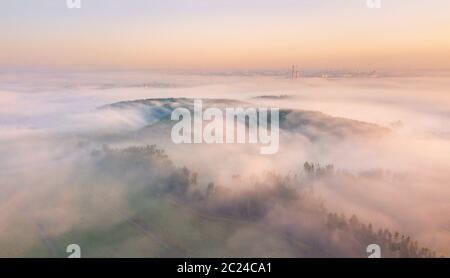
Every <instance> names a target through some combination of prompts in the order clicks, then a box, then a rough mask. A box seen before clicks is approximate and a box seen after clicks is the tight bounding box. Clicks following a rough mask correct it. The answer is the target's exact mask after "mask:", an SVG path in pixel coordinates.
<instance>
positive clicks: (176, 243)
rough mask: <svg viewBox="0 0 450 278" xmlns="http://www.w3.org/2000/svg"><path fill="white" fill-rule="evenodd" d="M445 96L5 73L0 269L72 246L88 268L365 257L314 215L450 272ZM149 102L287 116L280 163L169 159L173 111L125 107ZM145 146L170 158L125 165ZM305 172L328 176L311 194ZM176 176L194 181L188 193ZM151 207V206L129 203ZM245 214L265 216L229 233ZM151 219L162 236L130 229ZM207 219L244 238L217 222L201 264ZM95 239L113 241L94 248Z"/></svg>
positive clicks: (243, 154)
mask: <svg viewBox="0 0 450 278" xmlns="http://www.w3.org/2000/svg"><path fill="white" fill-rule="evenodd" d="M449 88H450V78H448V77H445V76H434V77H433V76H417V77H378V78H303V79H302V78H300V79H298V80H290V79H288V78H286V77H283V76H261V75H252V76H246V75H238V74H235V75H220V74H181V73H167V74H163V73H154V72H83V73H59V74H55V73H39V74H37V73H24V72H22V73H15V74H9V73H8V74H6V73H3V74H1V75H0V107H1V109H0V186H1V187H2V191H1V193H0V200H1V202H0V227H1V228H0V250H1V251H0V252H1V253H0V255H1V256H8V257H9V256H13V257H14V256H47V255H48V254H49V253H46V252H50V254H51V255H53V256H64V249H65V246H63V245H65V244H66V243H67V244H68V243H77V242H76V241H77V240H78V241H81V242H83V245H82V250H84V252H85V253H86V255H87V256H118V255H123V256H143V255H148V256H151V255H154V256H162V257H164V256H177V255H180V254H191V255H193V256H196V255H207V256H221V255H223V256H239V255H240V254H244V255H249V256H251V255H254V254H258V255H259V256H293V255H295V256H359V255H361V254H362V255H364V253H365V250H364V248H365V247H364V246H359V244H360V243H357V242H358V241H357V240H356V239H355V238H354V234H350V233H349V234H346V233H342V232H339V233H337V234H336V233H328V232H326V231H322V229H321V227H322V226H321V225H322V224H320V223H322V222H323V221H324V220H323V218H324V215H325V216H326V213H324V212H323V210H322V205H323V206H324V210H326V211H327V212H332V213H338V214H341V213H343V214H345V215H346V216H347V217H348V218H350V216H351V215H353V214H356V215H357V217H358V219H359V220H360V221H361V222H363V223H371V224H372V225H373V226H374V228H375V229H385V228H387V229H390V230H393V231H394V230H395V231H399V232H400V233H402V234H407V235H409V236H411V237H413V239H414V240H417V241H418V242H419V244H420V245H421V246H425V247H428V248H431V249H433V250H436V251H437V252H438V253H439V254H442V255H445V256H448V255H450V217H449V215H450V187H449V184H450V183H449V182H450V171H449V170H450V163H449V154H450V125H449V124H448V122H449V121H448V120H449V117H450V95H449V91H448V90H449ZM157 98H164V99H165V98H176V99H175V100H174V102H173V103H171V104H170V105H172V106H173V107H176V106H180V105H181V106H183V105H189V104H190V103H191V101H192V99H210V101H211V103H210V104H209V105H211V106H215V105H217V106H220V105H223V102H222V101H219V100H223V99H227V100H235V101H239V103H241V104H242V105H246V106H255V107H276V108H281V109H282V110H285V111H289V113H287V116H286V118H284V120H283V121H282V122H281V123H280V127H281V128H280V150H279V152H278V153H277V154H275V155H261V154H260V153H259V146H257V145H249V144H245V145H237V144H223V145H203V144H200V145H199V144H192V145H190V144H189V145H175V144H173V143H172V141H171V138H170V128H171V123H170V122H165V121H163V119H164V117H165V116H166V115H167V114H169V113H170V109H169V110H168V109H167V107H166V106H164V103H163V102H161V101H157V100H155V101H153V102H151V103H150V104H149V103H145V102H141V101H136V102H132V101H133V100H142V99H157ZM179 98H186V99H179ZM124 101H128V102H126V103H119V104H117V103H118V102H124ZM130 101H131V102H130ZM114 103H116V104H114ZM111 104H114V105H111ZM225 105H226V104H225ZM153 144H155V145H156V147H157V148H158V149H162V150H164V151H165V153H166V154H167V158H165V157H164V158H160V157H159V155H155V154H154V151H153V150H152V151H151V152H150V155H149V157H150V158H149V160H147V158H146V156H145V157H144V158H141V156H140V154H137V153H134V152H131V154H129V153H128V152H125V153H121V152H120V150H124V149H126V148H129V147H136V146H139V147H144V146H148V145H153ZM166 159H167V160H166ZM305 162H309V163H314V164H316V163H318V164H320V165H322V167H325V166H326V165H333V170H332V173H328V174H326V175H317V176H314V177H313V178H312V177H311V176H310V174H308V172H307V171H306V169H307V168H305V166H304V165H305ZM185 166H186V167H187V169H188V170H189V171H190V172H189V173H191V174H193V173H195V175H193V176H195V177H196V179H198V180H197V181H195V182H192V181H190V182H187V181H185V179H186V177H184V176H183V171H182V169H183V167H185ZM269 173H275V174H269ZM197 175H198V177H197ZM273 175H275V176H276V177H278V176H277V175H280V176H279V178H274V176H273ZM174 180H175V182H174ZM210 183H214V185H215V188H216V189H217V190H218V191H217V192H216V195H214V196H215V197H211V199H209V201H208V202H207V203H205V204H203V201H198V200H197V199H196V198H195V196H196V194H197V193H196V192H197V191H198V192H202V194H203V192H207V190H208V184H210ZM279 184H282V185H283V186H284V185H286V184H287V185H289V186H291V185H292V187H294V188H295V190H293V191H292V192H291V191H288V192H290V193H289V194H288V195H289V196H291V195H292V196H297V195H299V196H300V197H295V198H293V199H294V200H293V201H292V200H290V199H289V198H286V197H273V198H271V197H269V196H271V194H273V196H278V195H277V194H281V193H279V192H278V190H280V189H279V188H278V185H279ZM298 184H301V185H302V186H301V187H298ZM303 185H305V186H303ZM180 186H181V187H180ZM183 186H187V189H180V188H184V187H183ZM195 186H198V188H197V187H195ZM289 186H288V187H289ZM155 188H157V189H158V190H156V189H155ZM164 188H166V189H164ZM283 188H284V187H283ZM289 188H291V187H289ZM219 189H220V190H222V191H220V190H219ZM155 190H156V191H155ZM180 190H182V191H183V194H184V195H183V197H182V198H181V197H179V196H178V195H180V194H181V193H179V191H180ZM184 190H186V191H187V192H189V194H188V195H186V196H188V197H186V196H185V194H187V193H186V192H184ZM167 191H170V192H173V194H174V196H176V198H181V199H182V200H183V202H181V203H182V205H186V203H187V204H189V207H190V208H191V209H194V210H195V211H196V213H197V214H198V213H200V216H198V215H197V214H194V216H192V214H187V213H186V215H185V214H184V213H181V214H179V215H178V213H177V212H176V211H173V212H171V208H173V206H172V205H173V204H172V203H171V200H172V199H171V198H172V197H173V196H167V195H165V194H167ZM161 192H162V193H161ZM220 192H222V193H220ZM147 194H148V196H150V197H149V201H148V202H146V201H145V199H144V201H143V200H141V199H139V201H136V200H135V199H133V198H137V197H136V196H140V195H141V196H147ZM205 194H206V193H205ZM158 196H159V197H158ZM202 196H203V195H202ZM280 196H284V195H282V194H281V195H280ZM202 198H203V197H202ZM202 198H200V199H202ZM253 199H255V200H256V201H254V203H257V204H259V203H263V204H264V205H258V206H256V207H260V206H262V207H263V208H261V209H258V210H255V212H252V213H251V212H248V209H247V212H246V214H245V215H246V216H245V217H244V218H245V219H244V220H245V222H244V223H240V222H239V221H242V219H241V218H242V217H243V216H242V215H240V216H239V217H237V216H236V213H237V212H234V207H236V208H239V207H240V205H241V203H242V202H244V201H243V200H245V202H250V201H249V200H253ZM196 200H197V201H196ZM202 200H203V199H202ZM251 202H253V201H251ZM176 204H178V205H180V201H179V200H178V201H177V202H176ZM155 207H157V209H155ZM152 209H153V210H152ZM159 210H161V211H163V212H158V213H161V215H162V216H161V217H160V218H161V219H163V220H160V218H157V219H159V220H155V219H153V218H152V219H153V221H160V222H158V223H159V224H158V225H160V226H158V227H153V226H152V225H150V228H149V227H147V226H145V225H144V224H142V223H141V222H142V221H144V220H141V218H138V220H136V217H137V216H136V215H140V214H143V213H144V212H145V213H144V214H147V216H148V215H152V211H159ZM188 211H189V210H188ZM183 212H186V211H185V210H184V209H183ZM231 212H233V213H231ZM155 213H156V212H155ZM202 213H205V214H206V213H211V214H213V215H215V216H220V217H225V216H226V217H228V216H229V217H231V218H233V219H234V220H236V221H237V223H240V224H233V225H232V226H233V231H231V232H227V233H225V232H223V233H224V234H223V235H222V234H221V233H222V232H220V231H222V229H224V230H226V229H225V228H222V226H220V227H216V226H215V225H216V224H214V223H216V222H213V224H211V225H210V226H211V229H212V231H213V232H206V233H205V234H206V235H208V236H212V237H214V236H216V237H219V238H220V236H221V235H222V236H223V238H222V240H223V242H221V243H220V244H219V243H218V244H217V246H216V247H214V246H213V247H211V248H210V249H205V248H206V247H201V242H202V240H204V238H203V237H204V236H205V234H204V233H202V231H203V230H201V229H203V228H201V227H196V226H195V225H194V226H191V223H190V221H191V222H192V221H197V220H198V219H203V218H202V217H203V216H202ZM228 214H230V215H228ZM195 215H197V216H195ZM139 217H144V218H145V216H139ZM148 217H150V216H148ZM183 217H184V218H183ZM246 217H247V218H249V219H251V220H255V219H256V220H255V221H248V220H249V219H246ZM325 218H326V217H325ZM195 219H197V220H195ZM224 221H225V222H226V221H228V220H224ZM219 222H220V221H219ZM122 223H128V224H129V225H128V226H130V227H134V228H129V227H128V226H127V227H128V228H125V227H122V226H121V225H122ZM152 223H153V222H152ZM233 223H234V222H233ZM175 224H176V225H179V226H180V227H182V228H181V229H180V231H178V229H177V228H176V227H175V226H174V225H175ZM146 225H147V224H146ZM260 226H264V227H266V228H265V229H267V230H268V232H267V233H266V232H264V231H265V230H264V229H261V227H260ZM111 227H114V229H120V231H122V229H131V230H133V229H134V230H136V229H137V230H140V231H141V232H142V231H144V233H143V234H144V236H143V237H139V236H133V232H135V231H134V230H133V231H131V230H130V231H129V232H127V231H123V232H121V233H119V234H120V236H119V234H116V233H115V232H114V231H116V230H114V229H112V228H111ZM111 229H112V230H111ZM205 229H206V228H205ZM149 230H150V231H151V232H152V233H151V235H149V234H150V233H149ZM93 231H97V233H98V234H102V233H104V234H105V235H109V236H110V239H109V240H106V239H104V240H103V241H102V240H100V239H99V238H97V237H96V236H95V235H96V234H95V232H93ZM164 233H168V235H166V236H161V234H164ZM280 233H281V234H282V235H283V236H280V235H279V234H280ZM355 233H356V232H355ZM125 234H126V235H127V236H126V237H125V236H123V235H125ZM172 234H173V237H172ZM291 234H294V235H295V237H297V238H299V239H301V240H302V243H303V244H304V245H308V243H311V244H312V245H315V246H316V247H315V248H309V249H308V248H298V250H297V249H295V250H291V249H290V248H289V247H288V246H287V245H289V244H288V243H289V242H291V239H286V237H287V235H291ZM356 234H357V233H356ZM155 235H156V236H155ZM148 237H150V238H151V239H152V240H153V242H157V243H158V244H160V245H162V246H166V245H167V241H169V242H170V244H169V245H170V248H166V249H167V250H165V251H158V248H157V247H155V246H154V244H153V245H152V244H143V243H142V242H143V241H145V238H148ZM164 237H171V239H170V240H167V238H164ZM108 238H109V237H108ZM187 238H189V240H188V239H187ZM183 240H185V241H183ZM72 241H74V242H72ZM186 241H187V242H188V243H185V242H186ZM261 241H264V242H265V243H264V244H261ZM161 242H164V243H161ZM183 242H184V243H183ZM87 243H89V244H90V245H88V246H86V244H87ZM313 243H314V244H313ZM371 243H373V242H371ZM40 245H44V246H45V248H41V247H39V246H40ZM317 245H318V246H317ZM143 246H145V248H144V247H143ZM180 246H181V247H180ZM258 246H259V247H258ZM294 246H295V244H294ZM355 248H356V249H355ZM358 248H361V249H360V250H359V249H358ZM44 249H45V250H47V251H45V252H44V251H43V250H44ZM163 249H164V248H163ZM48 250H50V251H48ZM61 250H62V251H61ZM114 250H115V251H114ZM119 250H120V251H119ZM155 250H156V251H155ZM180 250H183V251H182V252H181V251H180ZM243 250H246V251H245V252H246V253H241V252H244V251H243ZM299 250H301V251H299ZM324 250H327V252H324Z"/></svg>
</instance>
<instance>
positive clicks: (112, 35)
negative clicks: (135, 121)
mask: <svg viewBox="0 0 450 278" xmlns="http://www.w3.org/2000/svg"><path fill="white" fill-rule="evenodd" d="M0 5H1V8H0V35H1V43H0V69H11V68H12V69H34V68H36V69H42V68H44V69H47V68H48V69H58V68H64V69H156V70H167V69H168V70H171V69H174V70H175V69H176V70H226V69H230V70H237V69H251V70H258V69H267V70H270V69H274V70H280V69H286V70H287V71H289V69H290V67H291V66H292V65H293V64H295V65H298V66H299V69H304V70H308V69H342V70H355V71H357V70H401V71H402V70H448V69H450V17H449V16H448V15H449V13H450V2H449V1H446V0H433V1H421V0H410V1H395V0H384V1H383V5H382V7H381V8H380V9H370V8H368V7H367V5H366V0H346V1H340V0H317V1H306V0H211V1H204V0H192V1H185V0H129V1H120V0H89V1H82V8H81V9H68V8H67V6H66V0H40V1H33V0H4V1H2V3H1V4H0Z"/></svg>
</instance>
